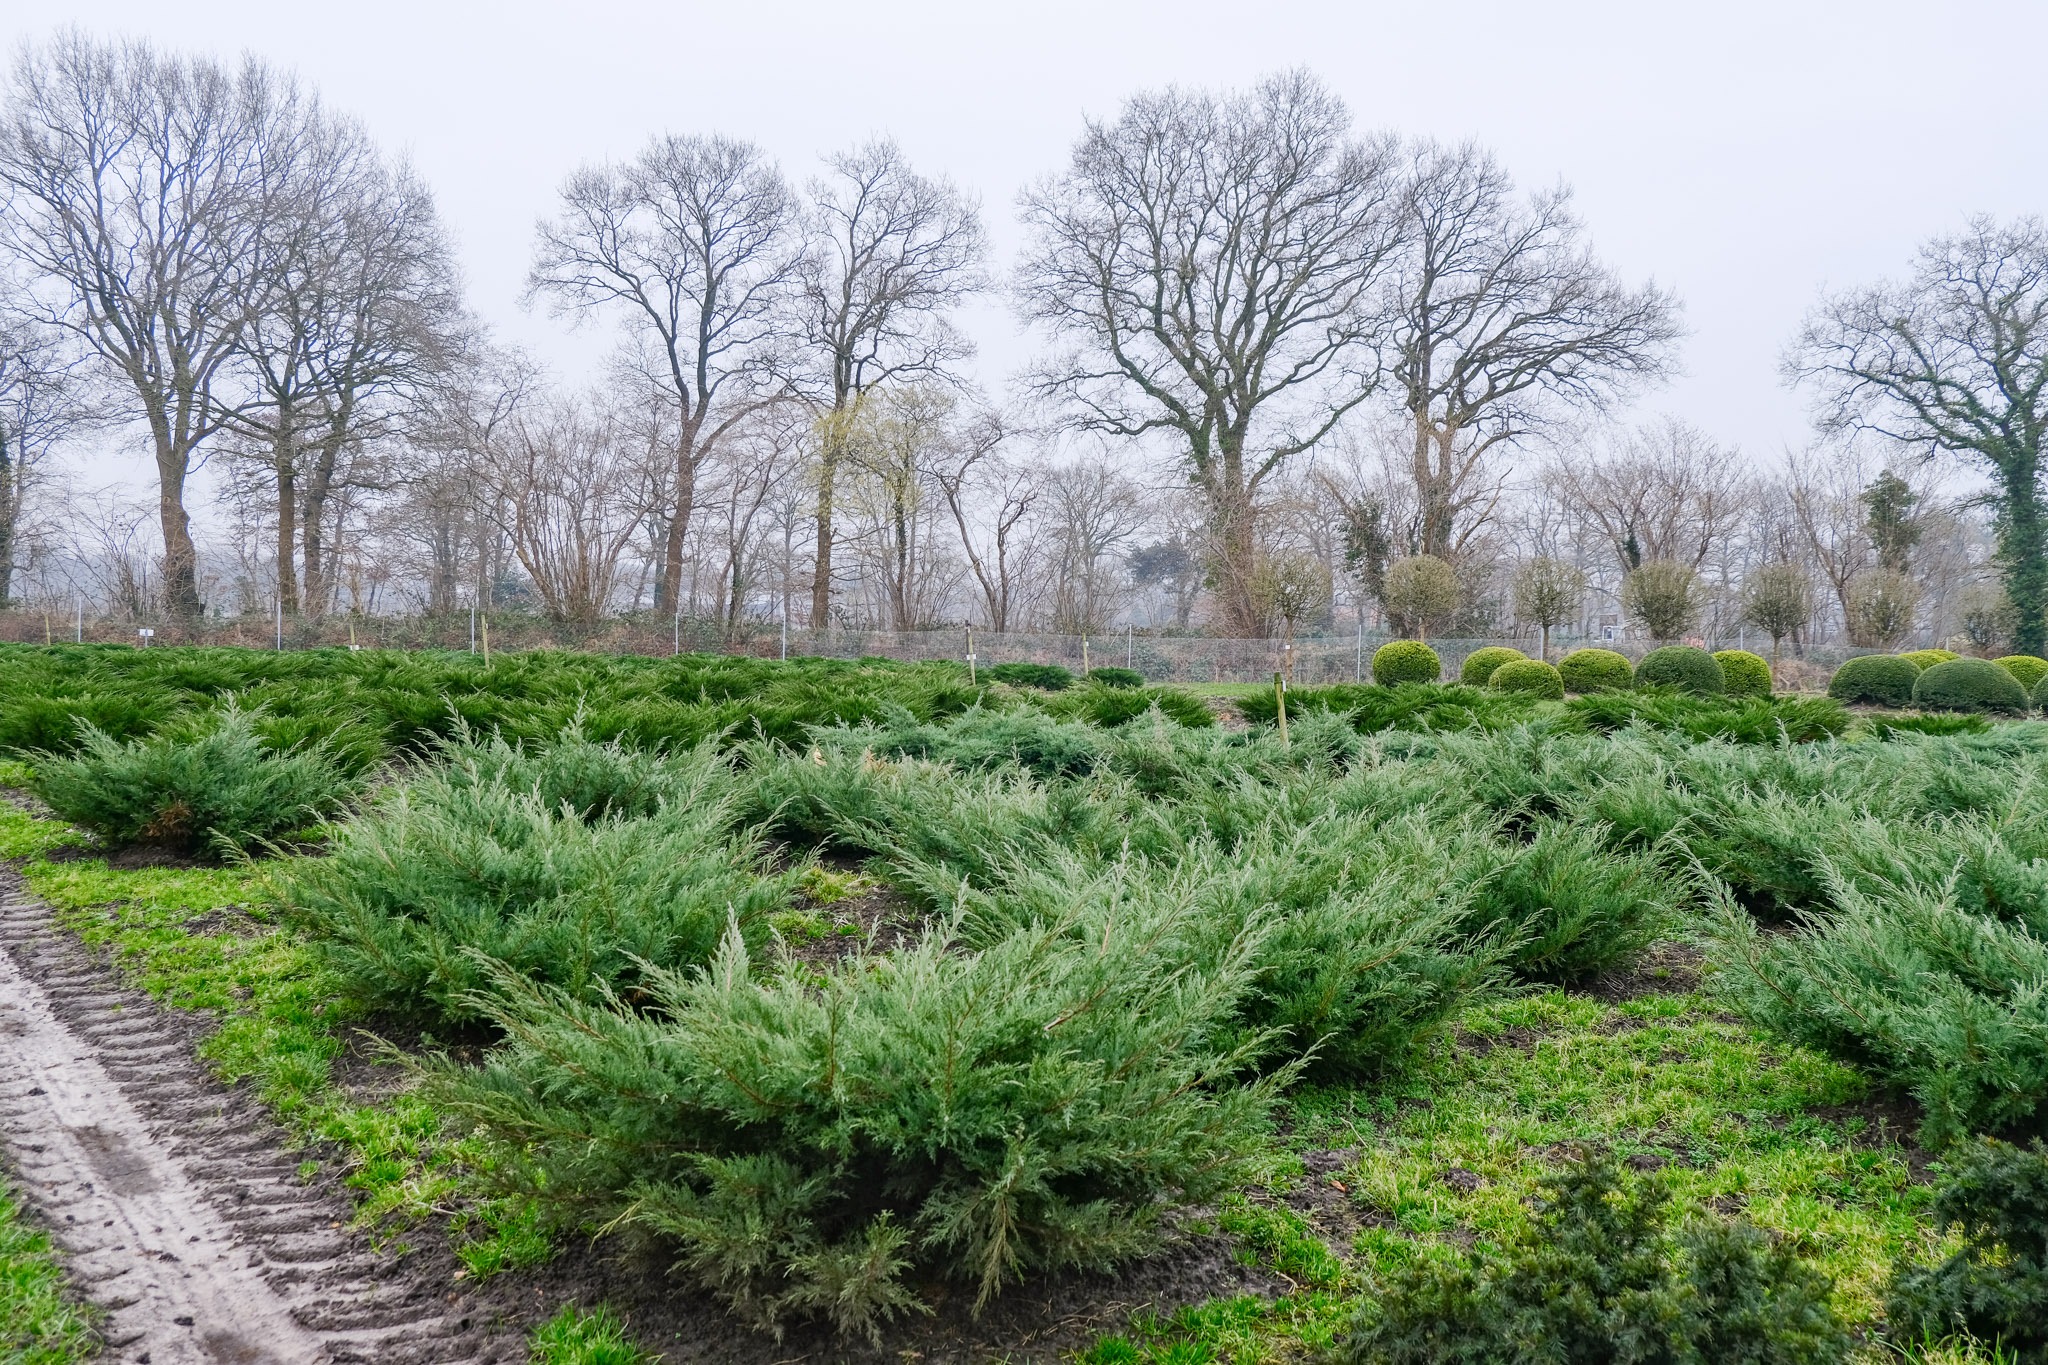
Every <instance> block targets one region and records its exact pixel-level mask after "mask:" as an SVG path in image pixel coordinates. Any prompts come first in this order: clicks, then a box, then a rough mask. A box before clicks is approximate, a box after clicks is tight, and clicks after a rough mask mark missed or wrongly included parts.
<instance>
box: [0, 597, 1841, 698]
mask: <svg viewBox="0 0 2048 1365" xmlns="http://www.w3.org/2000/svg"><path fill="white" fill-rule="evenodd" d="M1391 638H1396V637H1392V636H1389V635H1388V634H1386V633H1385V632H1379V631H1371V630H1368V631H1366V632H1364V633H1362V634H1358V633H1353V634H1327V635H1313V636H1299V637H1297V638H1296V639H1295V640H1294V641H1293V643H1292V646H1291V647H1290V646H1289V644H1288V642H1286V641H1284V640H1280V639H1251V640H1246V639H1226V638H1222V637H1217V636H1208V635H1161V634H1149V633H1147V632H1145V631H1141V630H1136V629H1125V630H1121V631H1110V632H1105V633H1104V634H1101V635H1057V634H1046V633H1027V632H1014V631H1012V632H1004V633H1000V634H998V633H995V632H988V631H980V630H972V629H969V628H967V627H959V626H956V627H950V628H947V629H941V630H920V631H874V630H837V629H834V630H808V629H803V628H789V627H785V626H783V625H781V624H778V623H776V622H772V621H769V622H759V621H750V622H742V623H738V624H732V623H727V622H723V621H712V620H705V619H702V618H693V617H687V616H685V617H681V618H668V617H651V616H646V615H642V616H632V617H612V618H605V619H602V620H598V621H591V622H583V623H576V622H559V621H549V620H547V619H546V618H544V617H540V616H537V615H533V614H531V613H525V612H502V611H497V612H489V613H482V614H472V613H469V612H462V613H457V614H454V615H446V616H383V615H378V616H369V615H355V614H337V615H330V616H325V617H319V618H305V617H295V616H282V617H278V616H253V617H251V616H243V617H200V618H197V619H191V620H186V619H180V618H176V617H169V618H163V619H149V618H132V617H125V616H124V617H113V616H87V615H85V614H83V613H79V612H73V613H70V614H65V613H61V612H41V611H34V610H9V611H0V640H5V641H9V642H12V643H17V644H62V643H69V642H73V641H78V642H86V643H98V644H125V645H132V646H136V647H138V648H152V647H163V646H167V645H228V646H236V647H240V648H244V649H287V650H293V649H317V648H333V647H342V648H346V647H349V646H354V647H357V648H361V649H413V650H420V649H443V650H447V649H452V650H471V651H477V650H481V649H482V648H484V647H485V645H486V643H488V647H489V648H490V649H491V650H492V651H493V652H504V651H519V650H532V649H560V650H574V651H580V652H584V653H591V654H639V655H647V656H661V655H667V654H675V653H712V654H745V655H752V656H754V657H756V658H771V659H772V658H778V657H781V658H799V657H806V656H809V657H818V658H828V659H859V658H882V659H893V660H898V661H904V662H911V661H917V660H929V659H955V660H961V661H965V660H966V659H967V657H968V656H969V655H970V654H972V655H973V656H974V659H975V662H976V663H977V664H978V665H979V666H981V667H984V668H986V667H988V666H990V665H993V664H1001V663H1041V664H1060V665H1063V666H1065V667H1067V668H1070V669H1073V670H1074V671H1076V672H1080V671H1083V670H1084V669H1086V668H1091V667H1093V668H1100V667H1104V666H1114V667H1118V668H1135V669H1136V670H1138V671H1139V672H1140V673H1142V674H1144V675H1145V677H1146V679H1147V680H1148V681H1152V682H1174V683H1256V682H1265V681H1269V680H1270V679H1271V678H1272V676H1273V674H1275V673H1283V674H1287V675H1289V676H1290V677H1291V678H1292V679H1293V681H1294V683H1295V684H1296V685H1298V686H1314V685H1318V684H1324V683H1336V682H1353V681H1360V680H1365V679H1369V678H1370V677H1371V674H1372V656H1373V651H1374V650H1376V649H1378V648H1379V647H1380V646H1381V645H1383V644H1385V643H1387V641H1388V640H1389V639H1391ZM1702 643H1704V644H1706V645H1708V646H1709V647H1710V648H1715V649H1721V648H1734V647H1738V646H1739V647H1743V648H1750V649H1754V650H1756V651H1757V652H1759V653H1762V654H1766V655H1768V654H1769V653H1770V649H1769V641H1767V640H1766V641H1757V640H1751V639H1748V638H1747V637H1738V638H1737V639H1735V640H1709V641H1702ZM1429 644H1430V647H1431V648H1433V649H1435V650H1436V651H1437V654H1438V655H1439V656H1440V657H1441V658H1442V659H1443V663H1444V675H1445V677H1447V678H1455V677H1456V676H1457V673H1458V669H1459V667H1460V666H1461V665H1462V664H1463V663H1464V660H1465V658H1466V656H1467V655H1469V654H1471V653H1472V652H1473V651H1474V650H1478V649H1482V648H1485V647H1487V646H1492V645H1506V646H1510V647H1512V648H1516V649H1520V650H1522V651H1524V652H1526V653H1528V654H1530V655H1531V656H1534V655H1535V654H1537V653H1538V651H1539V647H1540V646H1539V642H1538V640H1537V639H1536V637H1535V636H1533V635H1529V636H1519V637H1501V638H1488V639H1448V640H1431V641H1430V642H1429ZM1588 645H1591V646H1597V647H1599V648H1602V649H1612V650H1616V651H1618V652H1620V653H1622V654H1625V655H1627V656H1629V657H1630V658H1631V659H1640V658H1641V657H1642V656H1643V654H1644V653H1646V652H1647V651H1648V650H1650V649H1651V648H1653V647H1654V644H1653V642H1652V641H1648V640H1633V639H1609V638H1606V637H1605V636H1604V635H1603V636H1592V637H1582V636H1565V635H1560V634H1558V633H1557V632H1552V634H1551V637H1550V654H1551V657H1552V659H1556V658H1559V657H1561V656H1562V655H1563V654H1565V653H1566V652H1568V651H1570V650H1573V649H1577V648H1581V647H1583V646H1588ZM1866 652H1868V651H1864V650H1857V649H1848V648H1841V647H1832V648H1829V647H1823V648H1817V649H1806V650H1799V651H1793V650H1790V649H1788V650H1787V651H1785V653H1784V654H1783V655H1782V657H1781V659H1780V666H1779V682H1780V685H1781V686H1804V685H1808V684H1809V683H1810V682H1811V681H1812V679H1813V678H1819V679H1821V680H1825V678H1826V675H1827V674H1828V672H1830V671H1831V670H1832V669H1833V668H1834V667H1835V665H1837V664H1839V663H1840V662H1841V661H1842V660H1843V659H1844V658H1846V657H1848V656H1849V655H1851V654H1859V653H1866Z"/></svg>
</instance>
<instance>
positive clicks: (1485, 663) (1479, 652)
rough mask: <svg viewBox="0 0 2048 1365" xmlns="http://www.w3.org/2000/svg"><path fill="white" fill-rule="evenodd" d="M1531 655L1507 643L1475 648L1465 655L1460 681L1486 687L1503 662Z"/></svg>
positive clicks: (1471, 685) (1459, 673) (1469, 684)
mask: <svg viewBox="0 0 2048 1365" xmlns="http://www.w3.org/2000/svg"><path fill="white" fill-rule="evenodd" d="M1528 657H1529V656H1528V655H1526V654H1524V653H1523V652H1522V651H1521V650H1519V649H1511V648H1509V647H1508V646H1507V645H1488V646H1486V647H1485V648H1484V649H1475V650H1473V651H1472V652H1471V653H1470V654H1467V655H1466V656H1465V662H1464V663H1463V664H1462V665H1461V666H1460V667H1459V669H1458V681H1459V682H1461V683H1464V684H1465V685H1466V686H1467V687H1484V686H1486V684H1487V683H1488V682H1490V681H1492V679H1493V670H1494V669H1496V668H1499V667H1500V666H1501V665H1502V664H1511V663H1513V662H1514V661H1515V660H1517V659H1526V658H1528Z"/></svg>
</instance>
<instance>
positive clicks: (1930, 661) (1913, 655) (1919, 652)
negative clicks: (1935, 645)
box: [1899, 649, 1963, 673]
mask: <svg viewBox="0 0 2048 1365" xmlns="http://www.w3.org/2000/svg"><path fill="white" fill-rule="evenodd" d="M1899 657H1900V658H1901V659H1910V660H1912V661H1913V666H1914V667H1915V668H1918V669H1919V670H1920V671H1921V672H1922V673H1925V672H1926V671H1927V670H1928V669H1930V668H1932V667H1934V666H1935V665H1936V664H1949V663H1954V662H1955V661H1956V660H1957V659H1960V658H1962V657H1963V656H1962V655H1960V654H1958V653H1956V652H1955V651H1954V650H1952V649H1915V650H1909V651H1908V652H1906V653H1904V654H1901V655H1900V656H1899Z"/></svg>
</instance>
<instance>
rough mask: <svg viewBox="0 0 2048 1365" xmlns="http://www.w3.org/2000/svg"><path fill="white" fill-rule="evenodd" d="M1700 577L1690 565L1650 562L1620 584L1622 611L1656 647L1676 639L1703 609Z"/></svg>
mask: <svg viewBox="0 0 2048 1365" xmlns="http://www.w3.org/2000/svg"><path fill="white" fill-rule="evenodd" d="M1704 597H1705V594H1704V592H1703V591H1702V588H1701V584H1700V576H1699V574H1698V573H1697V572H1695V571H1694V570H1693V567H1692V566H1691V565H1690V564H1680V563H1677V562H1675V561H1673V560H1669V559H1652V560H1649V561H1646V562H1645V563H1644V564H1643V565H1642V566H1641V567H1640V568H1637V569H1634V570H1631V571H1630V573H1629V575H1628V576H1627V577H1626V578H1624V579H1622V580H1621V609H1622V610H1623V611H1625V612H1627V613H1628V614H1629V615H1630V616H1631V617H1633V618H1634V619H1635V620H1636V621H1637V622H1639V623H1641V625H1642V627H1643V629H1644V630H1647V631H1649V632H1650V638H1651V639H1653V640H1655V641H1657V642H1658V643H1659V644H1668V643H1670V642H1671V641H1673V640H1676V639H1678V638H1679V637H1680V636H1681V635H1684V634H1685V632H1686V631H1687V630H1688V629H1689V628H1690V627H1691V626H1692V624H1693V622H1694V621H1696V620H1698V619H1699V614H1700V608H1701V607H1703V606H1704V605H1705V601H1704Z"/></svg>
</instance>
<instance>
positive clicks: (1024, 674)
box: [988, 663, 1074, 692]
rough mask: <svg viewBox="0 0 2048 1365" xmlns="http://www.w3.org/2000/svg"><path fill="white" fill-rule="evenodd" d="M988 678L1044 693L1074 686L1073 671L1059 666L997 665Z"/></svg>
mask: <svg viewBox="0 0 2048 1365" xmlns="http://www.w3.org/2000/svg"><path fill="white" fill-rule="evenodd" d="M988 676H989V677H991V678H993V679H994V680H995V681H997V682H999V683H1008V684H1010V686H1012V687H1036V688H1038V689H1039V690H1041V691H1044V692H1064V691H1066V690H1067V689H1068V688H1069V687H1072V686H1073V685H1074V675H1073V673H1072V672H1071V671H1069V670H1067V669H1064V668H1061V667H1060V666H1059V665H1058V664H1025V663H1015V664H997V665H995V667H993V668H991V669H989V670H988Z"/></svg>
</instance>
